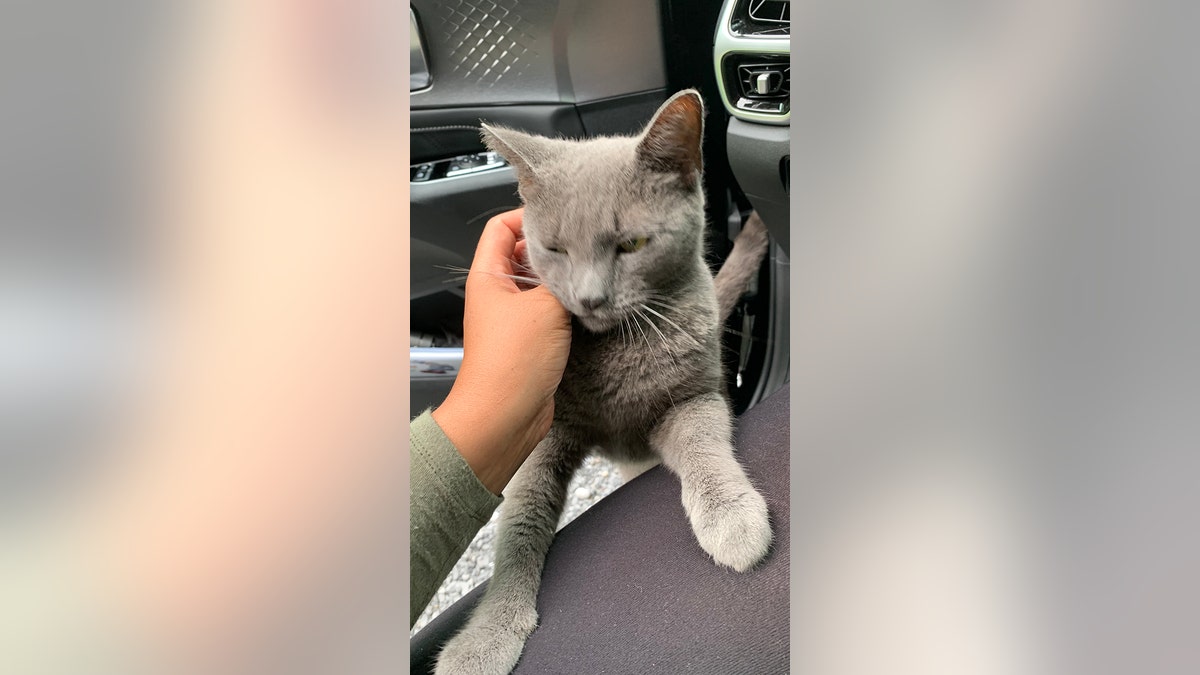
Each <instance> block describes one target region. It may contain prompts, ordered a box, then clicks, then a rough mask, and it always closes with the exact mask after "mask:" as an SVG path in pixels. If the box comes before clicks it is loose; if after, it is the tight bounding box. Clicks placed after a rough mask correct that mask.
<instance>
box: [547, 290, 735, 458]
mask: <svg viewBox="0 0 1200 675" xmlns="http://www.w3.org/2000/svg"><path fill="white" fill-rule="evenodd" d="M651 309H652V310H653V311H648V310H647V309H645V308H642V309H641V310H640V316H637V317H636V318H630V319H629V320H628V321H626V323H625V324H624V325H623V326H622V327H620V328H617V329H614V330H612V331H609V332H607V333H604V334H595V333H590V332H588V331H587V330H586V329H584V328H583V327H582V326H579V325H576V326H575V328H574V337H573V338H572V342H571V355H570V358H569V359H568V362H567V367H566V370H565V371H564V373H563V379H562V383H561V384H560V385H559V388H558V393H557V395H556V397H555V422H554V423H555V426H556V427H559V429H560V430H562V431H567V432H569V433H570V434H571V435H572V436H573V437H574V438H575V440H576V441H577V442H579V443H580V444H582V445H584V446H586V447H589V448H590V447H598V448H599V449H600V450H601V452H602V453H603V454H606V455H609V456H610V457H613V458H614V459H618V460H623V459H628V460H637V459H640V458H642V457H644V456H645V455H646V454H647V452H648V451H649V448H648V447H647V438H648V436H649V433H650V431H651V430H652V429H653V428H654V426H655V425H656V424H657V423H658V421H659V419H660V418H661V416H662V415H663V413H665V412H666V411H667V410H669V409H670V408H671V407H673V406H674V405H677V404H679V403H682V402H683V401H686V400H688V399H690V398H692V397H693V396H696V395H698V394H702V393H710V392H712V391H716V390H718V389H719V388H720V387H721V386H722V385H721V383H722V379H721V360H720V335H719V333H718V326H717V322H718V320H717V308H716V303H715V297H714V296H713V292H712V286H711V282H709V283H708V284H701V286H700V288H695V289H693V290H692V292H691V293H689V296H688V297H687V298H686V299H684V300H681V301H678V302H675V303H669V306H663V305H654V306H652V307H651ZM655 312H657V315H656V314H655Z"/></svg>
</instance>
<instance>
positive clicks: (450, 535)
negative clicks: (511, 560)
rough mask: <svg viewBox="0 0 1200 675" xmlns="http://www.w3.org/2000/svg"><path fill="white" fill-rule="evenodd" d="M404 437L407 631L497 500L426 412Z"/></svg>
mask: <svg viewBox="0 0 1200 675" xmlns="http://www.w3.org/2000/svg"><path fill="white" fill-rule="evenodd" d="M408 437H409V444H410V447H411V448H412V451H411V453H412V454H411V456H410V458H409V471H410V473H409V485H408V494H409V497H408V506H409V518H410V520H409V522H410V525H409V544H408V558H409V566H410V569H411V571H410V576H409V619H408V625H409V626H412V625H413V624H414V623H416V621H417V617H419V616H420V615H421V612H422V611H423V610H424V609H425V605H427V604H429V600H430V599H431V598H432V597H433V594H434V593H436V592H437V589H438V586H440V585H441V583H442V581H443V580H444V579H445V578H446V575H448V574H449V573H450V569H451V568H453V567H454V563H456V562H458V558H459V556H461V555H462V553H463V551H465V550H466V549H467V546H468V545H470V543H471V540H472V539H474V537H475V534H476V533H477V532H479V529H480V528H482V527H483V526H484V525H486V524H487V522H488V519H489V518H491V516H492V512H493V511H495V510H496V507H498V506H499V505H500V502H501V501H502V498H501V497H497V496H496V495H494V494H492V493H491V492H489V491H488V489H487V488H485V487H484V486H483V483H481V482H479V478H478V477H476V476H475V472H474V471H472V470H471V467H470V466H469V465H468V464H467V462H466V460H465V459H463V457H462V455H461V454H459V452H458V450H457V449H456V448H455V447H454V444H453V443H451V442H450V439H449V438H446V434H445V433H443V432H442V429H441V427H439V426H438V424H437V422H435V421H434V419H433V416H432V415H430V414H429V412H428V411H426V412H425V413H424V414H423V415H421V416H420V417H418V418H417V419H415V420H413V422H412V424H410V425H409V429H408Z"/></svg>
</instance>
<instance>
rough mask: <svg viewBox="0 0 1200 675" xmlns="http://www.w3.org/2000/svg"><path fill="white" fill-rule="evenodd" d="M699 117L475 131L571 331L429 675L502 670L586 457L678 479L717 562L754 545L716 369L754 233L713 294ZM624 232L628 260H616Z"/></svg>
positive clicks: (753, 501) (732, 560)
mask: <svg viewBox="0 0 1200 675" xmlns="http://www.w3.org/2000/svg"><path fill="white" fill-rule="evenodd" d="M702 119H703V104H702V103H701V102H700V97H699V94H698V93H696V92H695V91H694V90H688V91H684V92H680V93H679V94H676V95H675V96H673V97H672V98H671V99H670V100H668V101H667V102H666V103H665V104H663V106H662V108H660V110H659V112H658V113H657V114H656V116H655V119H654V120H653V121H652V122H651V123H650V125H649V126H648V127H647V129H646V131H645V132H643V134H642V135H640V136H637V137H626V138H599V139H593V140H587V141H567V140H561V139H547V138H540V137H536V136H530V135H528V134H523V133H520V132H517V131H514V130H511V129H503V128H499V127H485V132H484V139H485V141H486V142H487V144H488V146H489V147H490V148H491V149H493V150H494V151H496V152H499V153H500V154H502V155H503V156H505V157H506V158H508V160H509V161H510V163H511V164H513V165H514V166H515V167H516V169H517V174H518V179H519V189H520V192H521V196H522V198H523V199H524V201H525V203H526V211H525V220H524V222H525V235H526V239H527V240H528V250H529V262H530V266H531V267H532V269H533V270H534V272H535V273H536V274H537V275H538V277H539V278H540V279H541V280H542V282H543V283H544V284H545V285H546V286H547V287H548V288H549V289H550V291H551V292H552V293H554V295H555V296H556V297H557V298H558V299H559V300H560V301H561V302H562V303H563V305H564V306H566V308H567V309H568V310H569V311H570V312H571V313H572V315H573V316H574V320H575V327H574V334H573V338H572V344H571V355H570V358H569V360H568V362H567V368H566V371H565V373H564V374H563V379H562V384H561V385H560V386H559V389H558V394H557V396H556V398H555V414H554V424H553V427H552V428H551V430H550V434H549V435H548V436H547V437H546V439H545V440H544V441H542V443H541V444H539V445H538V447H537V448H536V449H535V450H534V451H533V454H532V455H531V456H530V457H529V459H528V460H527V461H526V463H525V465H524V466H522V468H521V470H520V471H519V472H518V473H517V475H516V477H515V478H514V479H513V482H512V483H511V484H510V485H509V487H508V489H507V490H506V493H505V494H506V500H505V505H504V507H503V513H502V515H501V519H500V534H499V541H498V544H497V552H496V565H495V575H494V576H493V578H492V581H491V583H490V584H489V586H488V589H487V593H486V594H485V595H484V597H483V599H482V600H481V602H480V604H479V606H478V607H477V608H476V609H475V612H474V614H473V615H472V616H471V619H470V621H469V622H468V623H467V625H466V627H465V628H464V629H463V630H462V631H461V632H460V633H459V634H457V635H456V636H455V637H454V638H453V639H452V640H451V641H450V642H449V643H448V644H447V646H446V647H445V649H444V650H443V651H442V653H441V654H440V656H439V659H438V667H437V672H438V673H439V675H503V674H504V673H508V672H510V671H511V670H512V668H513V667H514V666H515V665H516V663H517V660H518V659H519V658H520V654H521V650H522V649H523V647H524V644H525V640H526V639H527V638H528V637H529V635H530V633H532V632H533V630H534V628H535V627H536V626H537V605H536V601H537V593H538V588H539V585H540V582H541V574H542V566H543V564H544V562H545V556H546V552H547V550H548V549H549V546H550V543H551V541H552V540H553V538H554V531H555V526H556V524H557V522H558V518H559V515H560V514H561V512H562V507H563V501H564V499H565V492H566V486H567V483H568V481H569V480H570V478H571V475H572V474H573V473H574V472H575V470H576V468H578V467H579V465H580V464H581V463H582V461H583V459H584V458H585V457H586V456H587V454H588V453H589V452H591V451H593V450H595V451H598V452H600V453H601V454H603V455H605V456H607V457H609V458H610V459H613V460H614V461H616V462H618V463H619V464H622V465H624V466H627V467H629V468H631V469H632V470H633V471H638V470H644V469H645V468H646V467H647V466H648V465H650V464H651V463H652V462H654V461H656V460H661V461H662V462H663V463H664V464H665V465H666V467H667V468H668V469H669V470H671V471H673V472H674V473H675V474H676V475H678V476H679V478H680V482H681V484H682V486H683V495H682V497H683V504H684V508H685V510H686V512H687V515H688V518H689V519H690V521H691V523H692V529H693V531H694V532H695V534H696V538H697V540H698V542H699V544H700V546H701V548H703V549H704V550H705V551H707V552H708V553H709V554H710V555H711V556H712V557H713V558H714V560H715V561H716V562H717V563H718V564H721V565H725V566H727V567H730V568H733V569H734V570H738V571H745V570H748V569H750V568H751V567H753V566H754V565H755V564H757V563H758V562H759V561H760V560H762V558H763V557H764V556H766V554H767V551H768V549H769V548H770V543H771V530H770V525H769V520H768V516H767V507H766V503H765V501H764V500H763V498H762V497H761V496H760V495H759V493H758V492H757V491H756V490H755V489H754V487H753V486H752V485H751V484H750V481H749V480H748V479H747V477H746V475H745V473H744V472H743V470H742V468H741V466H740V465H738V463H737V460H736V459H735V458H734V449H733V445H732V434H733V420H732V414H731V412H730V409H729V404H728V402H727V401H726V399H725V395H724V388H723V387H724V385H723V378H722V368H721V358H720V355H721V352H720V350H721V323H722V322H721V317H722V314H727V313H728V311H727V310H728V309H729V308H732V305H733V301H734V300H736V298H737V297H738V296H740V295H741V293H742V292H743V291H744V290H745V284H746V283H748V282H749V280H750V279H751V278H752V277H753V274H754V272H755V271H756V270H757V269H758V265H759V263H760V262H761V260H762V256H763V253H764V252H765V249H766V238H765V230H764V229H763V228H762V227H761V222H758V223H757V224H756V225H749V224H748V226H747V228H746V229H745V230H744V232H743V234H742V236H740V237H739V240H738V243H737V244H736V245H735V251H734V255H733V258H731V260H730V262H727V263H726V268H724V269H722V271H721V274H720V275H719V276H718V281H719V282H720V285H721V290H720V291H719V292H718V289H717V287H716V285H714V280H713V277H712V274H711V273H710V272H709V270H708V268H707V266H706V265H705V262H704V246H705V242H704V193H703V190H702V188H701V181H700V177H701V172H702V168H703V167H702V166H701V159H700V136H701V133H700V132H701V130H702ZM641 237H647V238H648V239H649V241H648V243H647V244H646V246H645V248H643V249H641V250H639V251H636V252H633V253H618V246H619V245H620V243H621V242H622V241H627V240H631V239H638V238H641ZM551 249H559V251H560V252H555V251H553V250H551ZM718 296H720V298H721V302H720V304H718ZM597 301H602V302H601V304H599V306H596V307H595V309H589V306H593V305H596V303H597ZM727 304H728V308H727V307H726V306H725V305H727ZM649 517H653V514H649Z"/></svg>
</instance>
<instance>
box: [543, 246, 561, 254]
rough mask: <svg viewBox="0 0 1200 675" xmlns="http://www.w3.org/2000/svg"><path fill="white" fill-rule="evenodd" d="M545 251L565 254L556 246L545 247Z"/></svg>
mask: <svg viewBox="0 0 1200 675" xmlns="http://www.w3.org/2000/svg"><path fill="white" fill-rule="evenodd" d="M546 250H547V251H550V252H551V253H566V251H565V250H563V249H561V248H558V247H556V246H547V247H546Z"/></svg>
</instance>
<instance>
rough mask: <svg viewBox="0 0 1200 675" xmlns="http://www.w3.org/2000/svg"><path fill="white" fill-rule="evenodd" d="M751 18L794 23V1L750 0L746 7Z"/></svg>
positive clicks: (758, 20)
mask: <svg viewBox="0 0 1200 675" xmlns="http://www.w3.org/2000/svg"><path fill="white" fill-rule="evenodd" d="M746 13H747V14H749V15H750V18H751V19H752V20H754V21H757V22H759V23H782V24H787V25H789V26H790V25H791V23H792V3H790V2H786V1H784V2H781V1H780V0H750V6H749V7H747V8H746Z"/></svg>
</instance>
